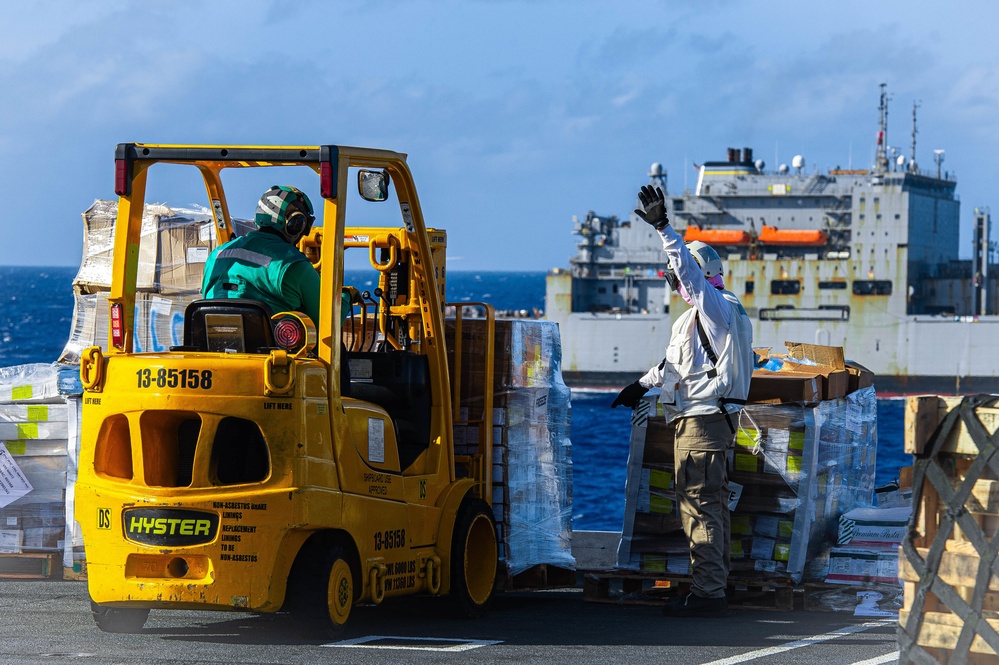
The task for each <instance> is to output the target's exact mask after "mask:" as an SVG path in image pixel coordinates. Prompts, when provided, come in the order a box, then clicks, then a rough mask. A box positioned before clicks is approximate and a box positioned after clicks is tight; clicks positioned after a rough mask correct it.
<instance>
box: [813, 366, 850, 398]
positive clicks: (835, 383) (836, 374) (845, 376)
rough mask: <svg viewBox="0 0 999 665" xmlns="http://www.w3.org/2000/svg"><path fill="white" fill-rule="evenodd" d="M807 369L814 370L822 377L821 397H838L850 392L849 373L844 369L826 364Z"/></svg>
mask: <svg viewBox="0 0 999 665" xmlns="http://www.w3.org/2000/svg"><path fill="white" fill-rule="evenodd" d="M809 369H812V370H815V371H816V372H818V374H819V376H821V377H822V399H838V398H840V397H846V395H847V393H849V392H850V373H849V372H847V371H846V370H845V369H833V368H831V367H828V366H826V365H818V366H816V367H811V368H809Z"/></svg>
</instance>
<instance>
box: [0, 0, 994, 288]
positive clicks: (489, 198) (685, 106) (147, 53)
mask: <svg viewBox="0 0 999 665" xmlns="http://www.w3.org/2000/svg"><path fill="white" fill-rule="evenodd" d="M3 10H4V21H3V22H2V24H0V90H2V91H3V95H2V99H3V104H0V176H2V178H0V182H2V183H3V185H4V189H5V197H4V199H5V204H6V205H5V206H4V219H3V222H2V223H0V265H65V266H73V265H78V264H79V262H80V252H81V248H82V241H83V239H82V234H83V231H82V229H83V226H82V222H81V219H80V213H81V212H83V211H84V210H85V209H86V208H87V207H89V206H90V204H91V203H92V202H93V201H94V200H95V199H98V198H113V196H114V194H113V174H114V168H113V152H114V146H115V144H117V143H119V142H123V141H139V142H149V143H212V144H220V143H221V144H284V145H297V144H305V145H316V144H320V143H341V144H347V145H362V146H367V147H379V148H387V149H391V150H397V151H399V152H404V153H407V154H408V155H409V163H410V167H411V168H412V170H413V172H414V175H415V177H416V182H417V186H418V190H419V194H420V200H421V203H422V205H423V208H424V214H425V216H426V218H427V220H428V223H429V224H430V225H432V226H435V227H437V228H444V229H447V231H448V241H449V247H448V256H449V265H450V267H451V269H453V270H546V269H549V268H552V267H556V266H564V265H566V263H567V260H568V257H569V256H570V255H571V254H572V252H573V237H572V236H571V233H570V232H571V229H572V222H571V218H572V215H580V216H582V215H585V214H586V211H587V210H595V211H596V212H598V213H600V214H605V215H610V214H616V215H621V216H623V215H626V214H627V213H628V211H629V210H630V209H631V208H632V207H634V206H633V204H634V200H635V192H636V191H637V188H638V187H640V186H641V185H642V184H645V183H646V182H647V177H646V173H647V171H648V169H649V165H650V164H651V163H652V162H661V163H662V164H663V165H664V167H665V168H666V169H667V170H668V176H669V180H668V186H669V189H670V191H671V193H680V192H682V190H683V189H684V187H685V186H690V187H692V186H693V184H694V176H695V172H694V170H693V167H692V164H693V163H695V162H696V163H700V162H704V161H708V160H717V159H723V158H724V157H725V149H726V148H727V147H729V146H731V147H744V146H748V147H752V148H753V149H754V152H755V155H756V156H757V157H760V158H763V159H764V160H766V162H767V165H768V168H770V167H772V166H774V165H776V163H778V162H787V163H790V161H791V157H792V156H793V155H795V154H802V155H803V156H804V157H805V160H806V168H807V169H814V168H818V169H820V170H825V169H828V168H835V167H836V166H841V167H843V168H846V167H847V166H852V167H853V168H864V167H867V166H869V165H870V163H871V161H872V158H873V150H874V138H875V134H876V131H877V120H878V110H877V106H878V94H879V89H878V85H879V84H880V83H883V82H884V83H887V84H888V87H889V92H890V93H891V94H892V95H893V99H892V102H891V107H890V114H889V120H888V122H889V124H888V140H889V144H890V145H892V146H896V147H898V148H899V149H900V151H901V152H902V153H904V154H905V155H908V154H909V150H910V133H911V129H912V104H913V101H918V102H919V103H920V108H919V115H918V129H919V133H918V136H917V146H916V149H917V153H916V157H917V162H919V163H920V165H921V166H922V167H923V168H924V169H932V168H934V165H933V150H934V149H944V150H946V153H945V157H944V160H945V161H944V163H943V168H944V169H945V170H948V171H951V172H954V173H956V174H957V177H958V194H959V195H960V197H961V201H962V210H961V216H962V226H963V227H967V226H969V225H970V220H971V216H972V209H973V208H974V207H975V206H990V205H995V206H996V208H997V212H999V189H997V187H996V183H997V180H999V179H997V175H999V168H997V167H999V164H997V163H999V113H997V109H999V49H996V48H995V45H994V39H992V34H991V33H992V32H994V31H993V30H992V28H993V27H994V26H995V25H999V3H995V2H990V1H988V0H977V1H961V2H954V3H940V2H933V3H930V2H924V1H918V2H915V1H911V0H910V1H908V2H900V1H881V2H869V1H866V2H855V1H852V0H846V1H844V0H836V1H833V2H825V3H809V2H800V1H798V2H784V1H780V0H773V1H770V2H755V1H742V2H730V1H725V0H700V1H697V2H693V1H692V2H651V1H635V2H622V1H620V0H618V1H617V2H602V1H601V2H598V1H590V0H575V1H572V2H569V1H551V2H545V1H543V0H537V1H533V2H527V1H515V0H480V1H466V2H457V1H454V0H432V1H424V0H408V1H406V2H392V1H390V0H367V1H351V2H340V1H336V0H332V1H328V2H325V1H318V0H317V1H308V0H295V1H294V2H292V1H290V0H238V1H228V0H218V1H214V2H189V1H185V0H169V1H166V0H147V1H144V2H125V1H124V0H102V1H101V2H88V1H86V0H84V1H80V0H38V1H34V2H16V1H14V0H3ZM255 196H256V195H254V196H246V197H245V199H246V200H245V201H242V200H240V201H235V200H230V205H231V206H232V208H233V210H234V212H235V213H236V214H237V215H238V216H244V217H245V216H249V215H251V214H252V210H253V206H254V204H255ZM163 202H165V203H167V204H170V205H174V206H185V205H189V204H190V203H193V202H201V201H200V200H197V199H195V200H166V201H163ZM969 243H970V233H969V232H968V230H967V228H964V229H963V231H962V248H963V250H962V251H963V252H964V254H965V255H966V256H970V244H969Z"/></svg>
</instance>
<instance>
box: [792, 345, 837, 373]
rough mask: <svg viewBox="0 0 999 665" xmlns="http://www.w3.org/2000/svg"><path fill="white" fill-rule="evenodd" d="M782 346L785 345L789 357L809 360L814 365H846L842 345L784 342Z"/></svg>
mask: <svg viewBox="0 0 999 665" xmlns="http://www.w3.org/2000/svg"><path fill="white" fill-rule="evenodd" d="M784 346H786V347H787V355H788V357H789V358H794V359H795V360H810V361H812V362H814V363H815V364H816V365H825V366H826V367H832V368H833V369H844V368H845V367H846V364H845V362H846V361H845V360H844V359H843V347H841V346H821V345H819V344H805V343H803V342H784Z"/></svg>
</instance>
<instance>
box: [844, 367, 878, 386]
mask: <svg viewBox="0 0 999 665" xmlns="http://www.w3.org/2000/svg"><path fill="white" fill-rule="evenodd" d="M846 371H847V373H848V374H849V375H850V381H849V385H848V387H847V391H848V392H851V393H852V392H854V391H856V390H860V389H861V388H868V387H870V386H873V385H874V372H872V371H871V370H869V369H867V368H866V367H864V366H863V365H861V364H859V363H855V362H853V361H852V360H847V361H846Z"/></svg>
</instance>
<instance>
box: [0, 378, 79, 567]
mask: <svg viewBox="0 0 999 665" xmlns="http://www.w3.org/2000/svg"><path fill="white" fill-rule="evenodd" d="M61 372H62V370H61V368H60V367H59V366H57V365H50V364H41V363H37V364H29V365H16V366H13V367H4V368H0V528H2V529H3V530H4V534H3V537H2V538H0V552H3V553H7V554H18V553H27V552H52V553H61V552H62V550H63V545H64V540H65V534H66V485H67V470H68V468H69V466H68V460H69V447H70V438H71V436H74V435H75V429H73V430H72V431H71V427H70V419H71V417H72V418H75V412H74V413H72V414H71V413H70V411H71V409H70V408H69V407H68V406H67V404H66V401H65V397H64V396H63V395H62V394H61V393H60V384H61V381H62V379H61V376H60V374H61Z"/></svg>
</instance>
